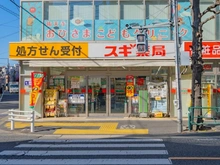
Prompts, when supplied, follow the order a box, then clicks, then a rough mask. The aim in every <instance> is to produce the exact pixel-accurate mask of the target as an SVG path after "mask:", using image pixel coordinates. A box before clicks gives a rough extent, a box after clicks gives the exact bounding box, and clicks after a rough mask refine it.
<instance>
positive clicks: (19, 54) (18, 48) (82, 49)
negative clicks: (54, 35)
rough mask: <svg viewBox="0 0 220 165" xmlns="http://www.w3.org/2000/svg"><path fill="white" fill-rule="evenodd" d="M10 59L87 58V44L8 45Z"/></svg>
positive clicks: (43, 43) (44, 43)
mask: <svg viewBox="0 0 220 165" xmlns="http://www.w3.org/2000/svg"><path fill="white" fill-rule="evenodd" d="M9 50H10V52H9V53H10V54H9V55H10V58H11V59H27V58H28V59H30V58H34V59H41V58H53V59H54V58H60V59H68V58H88V43H73V42H72V43H66V42H63V43H62V42H55V43H53V42H50V43H46V42H42V43H22V42H19V43H10V45H9Z"/></svg>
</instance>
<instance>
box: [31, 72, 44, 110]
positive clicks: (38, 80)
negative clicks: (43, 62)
mask: <svg viewBox="0 0 220 165" xmlns="http://www.w3.org/2000/svg"><path fill="white" fill-rule="evenodd" d="M45 75H46V74H45V73H44V72H31V81H32V90H31V92H30V107H31V108H34V106H35V104H36V102H37V99H38V95H39V93H40V92H41V88H42V84H43V81H44V78H45Z"/></svg>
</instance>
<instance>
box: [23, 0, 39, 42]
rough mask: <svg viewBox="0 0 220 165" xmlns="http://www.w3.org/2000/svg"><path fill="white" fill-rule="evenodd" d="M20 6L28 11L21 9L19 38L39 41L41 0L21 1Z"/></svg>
mask: <svg viewBox="0 0 220 165" xmlns="http://www.w3.org/2000/svg"><path fill="white" fill-rule="evenodd" d="M21 5H22V8H24V9H25V10H27V11H28V12H30V13H31V14H32V15H33V16H32V15H30V14H29V13H28V12H27V11H25V10H21V17H22V18H21V20H22V22H21V24H22V25H21V26H22V33H21V40H22V41H41V40H43V38H42V28H43V25H42V23H41V22H40V21H38V20H41V21H42V2H21Z"/></svg>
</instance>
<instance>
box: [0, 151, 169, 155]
mask: <svg viewBox="0 0 220 165" xmlns="http://www.w3.org/2000/svg"><path fill="white" fill-rule="evenodd" d="M167 154H168V152H167V151H166V150H121V151H119V150H87V151H85V150H84V151H83V150H82V151H73V150H71V151H65V150H62V151H61V150H59V151H50V150H49V151H21V150H19V151H16V150H8V151H2V152H0V155H2V156H6V155H7V156H9V155H10V156H21V155H22V156H57V155H62V156H63V155H70V156H74V155H167Z"/></svg>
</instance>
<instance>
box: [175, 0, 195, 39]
mask: <svg viewBox="0 0 220 165" xmlns="http://www.w3.org/2000/svg"><path fill="white" fill-rule="evenodd" d="M189 6H190V2H179V3H178V19H179V24H180V26H179V34H180V37H182V40H184V41H186V40H192V27H191V21H192V16H191V10H190V9H188V10H185V8H188V7H189Z"/></svg>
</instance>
